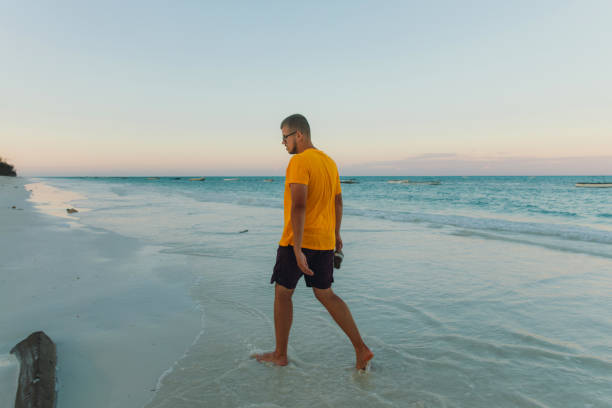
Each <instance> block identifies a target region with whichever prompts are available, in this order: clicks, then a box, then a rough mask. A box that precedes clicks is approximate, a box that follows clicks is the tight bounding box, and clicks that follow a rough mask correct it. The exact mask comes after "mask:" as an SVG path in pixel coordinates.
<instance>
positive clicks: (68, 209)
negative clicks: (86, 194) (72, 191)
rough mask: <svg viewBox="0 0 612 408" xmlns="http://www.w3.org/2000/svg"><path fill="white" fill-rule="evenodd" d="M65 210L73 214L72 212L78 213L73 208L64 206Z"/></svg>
mask: <svg viewBox="0 0 612 408" xmlns="http://www.w3.org/2000/svg"><path fill="white" fill-rule="evenodd" d="M66 212H67V213H68V214H74V213H78V211H77V210H76V209H74V208H66Z"/></svg>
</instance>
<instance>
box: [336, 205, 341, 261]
mask: <svg viewBox="0 0 612 408" xmlns="http://www.w3.org/2000/svg"><path fill="white" fill-rule="evenodd" d="M335 206H336V251H339V250H341V249H342V238H341V237H340V224H342V194H336V200H335Z"/></svg>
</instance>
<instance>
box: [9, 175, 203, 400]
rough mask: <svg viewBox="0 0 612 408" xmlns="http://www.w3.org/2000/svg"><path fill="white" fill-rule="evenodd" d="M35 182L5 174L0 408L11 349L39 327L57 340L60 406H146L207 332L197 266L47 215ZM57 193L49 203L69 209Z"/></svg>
mask: <svg viewBox="0 0 612 408" xmlns="http://www.w3.org/2000/svg"><path fill="white" fill-rule="evenodd" d="M29 182H30V181H29V180H27V179H24V178H19V177H18V178H10V177H0V260H1V263H0V310H1V311H2V312H1V313H0V328H1V329H0V407H12V406H13V404H14V399H15V391H16V381H17V375H18V363H17V361H16V359H15V358H14V356H12V355H10V354H9V352H10V350H11V348H12V347H13V346H14V345H15V344H17V343H18V342H20V341H21V340H23V339H24V338H25V337H27V336H28V335H29V334H30V333H32V332H35V331H38V330H43V331H45V332H46V333H47V335H49V337H51V339H52V340H53V341H54V342H55V343H56V345H57V352H58V367H57V374H58V407H61V408H70V407H75V408H76V407H100V408H102V407H105V408H106V407H139V406H143V405H145V404H146V403H147V402H148V401H150V400H151V399H152V397H153V394H154V393H153V391H154V390H155V389H156V386H157V384H158V380H159V378H160V376H162V374H163V373H164V372H166V371H167V370H169V369H171V367H172V366H173V364H174V363H175V361H177V360H178V359H179V358H180V357H181V356H182V355H183V354H184V353H185V351H186V350H187V348H188V347H189V346H190V344H191V343H192V342H193V341H194V339H195V338H196V337H197V336H198V334H199V332H200V330H201V313H200V310H199V309H198V308H197V307H196V306H195V304H194V303H193V302H192V301H191V300H190V298H189V297H188V291H187V288H186V286H187V285H188V283H189V282H190V281H191V273H192V271H191V270H190V267H191V266H190V265H189V264H186V260H185V257H180V258H179V257H176V256H174V255H171V254H160V253H159V252H158V251H157V250H155V248H151V247H147V246H144V245H142V244H141V243H139V242H138V241H137V240H134V239H131V238H126V237H123V236H120V235H117V234H114V233H111V232H108V231H103V230H95V229H92V228H88V227H82V228H75V225H76V224H74V223H71V222H70V220H69V219H68V218H59V217H54V216H51V215H47V214H44V213H41V212H40V211H38V210H36V209H35V208H34V207H33V204H32V203H31V202H28V201H27V199H28V197H29V194H30V193H29V192H28V191H26V189H25V188H24V185H26V184H27V183H29ZM57 200H58V197H54V198H53V200H50V202H49V203H48V205H47V209H49V210H51V209H53V208H55V210H56V211H59V212H60V213H61V212H62V211H63V212H64V213H65V206H64V205H62V204H61V202H58V201H57ZM60 201H61V200H60ZM12 206H15V207H16V208H15V209H13V208H12ZM62 207H63V208H62ZM76 217H78V214H75V218H76Z"/></svg>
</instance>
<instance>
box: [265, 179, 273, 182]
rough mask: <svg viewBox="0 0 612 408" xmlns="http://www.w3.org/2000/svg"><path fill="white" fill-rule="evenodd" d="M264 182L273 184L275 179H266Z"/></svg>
mask: <svg viewBox="0 0 612 408" xmlns="http://www.w3.org/2000/svg"><path fill="white" fill-rule="evenodd" d="M264 181H265V182H266V183H271V182H273V181H274V179H264Z"/></svg>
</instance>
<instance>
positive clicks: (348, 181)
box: [340, 179, 359, 184]
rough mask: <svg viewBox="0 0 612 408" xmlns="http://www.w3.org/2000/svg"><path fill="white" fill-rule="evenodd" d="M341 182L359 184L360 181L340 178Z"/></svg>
mask: <svg viewBox="0 0 612 408" xmlns="http://www.w3.org/2000/svg"><path fill="white" fill-rule="evenodd" d="M340 183H342V184H358V183H359V182H358V181H357V180H355V179H347V180H340Z"/></svg>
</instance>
